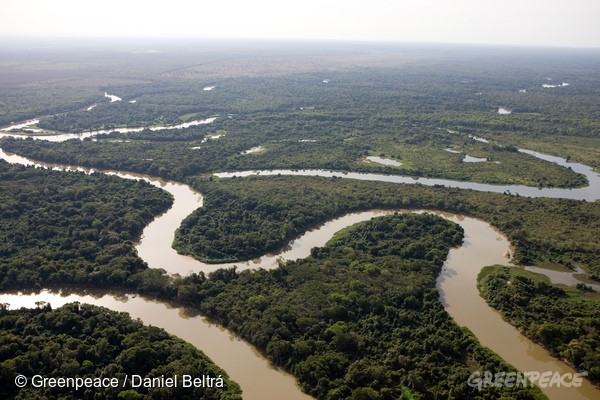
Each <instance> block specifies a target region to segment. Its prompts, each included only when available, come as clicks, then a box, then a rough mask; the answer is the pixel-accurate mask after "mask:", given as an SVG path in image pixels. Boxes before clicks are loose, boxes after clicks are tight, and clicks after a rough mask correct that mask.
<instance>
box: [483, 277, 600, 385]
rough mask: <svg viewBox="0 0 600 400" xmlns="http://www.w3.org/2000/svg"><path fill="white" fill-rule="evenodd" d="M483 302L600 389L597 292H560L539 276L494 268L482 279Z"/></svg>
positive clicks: (599, 315) (599, 310)
mask: <svg viewBox="0 0 600 400" xmlns="http://www.w3.org/2000/svg"><path fill="white" fill-rule="evenodd" d="M479 288H480V292H481V295H482V296H483V298H484V299H485V300H486V301H487V302H488V303H489V304H490V305H491V306H492V307H494V308H495V309H497V310H498V311H500V313H501V314H502V316H503V317H504V318H505V319H506V320H508V321H510V323H511V324H513V325H515V326H516V327H517V328H518V329H519V330H520V331H521V332H523V333H524V334H525V335H526V336H528V337H529V338H531V339H532V340H533V341H535V342H537V343H541V344H542V345H543V346H544V347H545V348H547V349H549V350H550V352H551V353H552V355H554V357H557V358H560V359H565V360H567V361H568V362H569V363H570V364H571V365H573V367H574V368H575V369H576V370H577V371H578V372H584V371H585V372H587V373H588V378H589V379H590V380H591V381H592V382H594V383H596V384H600V336H599V335H598V331H600V307H599V306H598V301H599V300H600V296H599V295H598V294H597V293H593V294H592V293H589V292H587V291H585V290H584V291H582V289H579V288H577V289H576V288H566V289H561V288H560V287H558V286H556V285H552V284H549V283H547V281H546V279H541V278H540V277H539V275H536V274H532V273H526V272H524V271H522V270H519V269H516V268H506V267H489V268H488V269H486V270H483V271H482V272H481V273H480V276H479Z"/></svg>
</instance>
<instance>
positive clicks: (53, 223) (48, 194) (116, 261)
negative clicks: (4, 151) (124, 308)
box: [0, 161, 173, 290]
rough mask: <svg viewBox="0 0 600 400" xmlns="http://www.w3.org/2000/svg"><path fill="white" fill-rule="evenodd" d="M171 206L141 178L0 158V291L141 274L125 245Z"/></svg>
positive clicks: (118, 281)
mask: <svg viewBox="0 0 600 400" xmlns="http://www.w3.org/2000/svg"><path fill="white" fill-rule="evenodd" d="M172 201H173V200H172V198H171V195H170V194H169V193H167V192H165V191H163V190H161V189H158V188H156V187H154V186H152V185H150V184H149V183H146V182H143V181H130V180H124V179H121V178H118V177H114V176H108V175H103V174H93V175H91V176H90V175H85V174H83V173H79V172H69V173H65V172H60V171H51V170H44V169H35V168H27V167H23V166H19V165H9V164H8V163H6V162H5V161H0V235H1V240H0V289H3V290H6V289H9V288H21V287H26V288H39V287H42V286H48V285H64V284H84V285H92V286H121V285H122V284H123V283H124V282H125V281H127V280H128V279H130V278H131V276H132V275H133V274H135V273H136V272H142V271H144V270H145V269H147V267H146V265H145V263H144V262H143V261H142V260H141V259H140V258H139V257H138V256H137V253H136V251H135V249H134V246H133V242H134V241H136V240H137V239H138V238H139V236H140V234H141V232H142V229H143V228H144V226H146V225H147V224H148V223H149V222H150V221H151V220H152V219H153V218H154V217H155V216H156V215H157V214H159V213H160V212H162V211H165V210H166V209H168V208H169V207H170V206H171V203H172Z"/></svg>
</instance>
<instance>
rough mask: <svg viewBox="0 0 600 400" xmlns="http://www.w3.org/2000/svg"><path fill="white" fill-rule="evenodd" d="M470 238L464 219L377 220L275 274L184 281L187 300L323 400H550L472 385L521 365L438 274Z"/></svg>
mask: <svg viewBox="0 0 600 400" xmlns="http://www.w3.org/2000/svg"><path fill="white" fill-rule="evenodd" d="M461 241H462V229H461V228H460V227H459V226H457V225H455V224H452V223H450V222H447V221H445V220H443V219H442V218H440V217H436V216H433V215H392V216H388V217H381V218H375V219H373V220H371V221H368V222H365V223H362V224H358V225H356V226H354V227H352V228H351V229H347V230H345V231H344V232H343V233H341V234H338V235H337V236H336V237H335V238H334V239H333V240H332V241H331V242H330V243H329V244H328V245H327V246H326V247H324V248H314V249H313V251H312V255H311V256H310V257H308V258H306V259H303V260H298V261H295V262H288V263H286V264H285V265H281V266H280V268H278V269H275V270H271V271H265V270H259V271H256V272H248V271H244V272H241V273H239V274H238V273H236V272H235V270H220V271H217V272H216V273H214V274H212V275H211V277H210V279H207V278H205V277H203V276H202V275H193V276H191V277H188V278H183V279H182V280H181V281H180V282H179V284H178V299H179V300H180V301H184V302H188V303H191V304H197V305H199V307H200V310H201V311H202V312H203V313H205V314H206V315H209V316H211V317H213V318H215V319H216V320H217V321H219V323H221V324H223V325H225V326H226V327H228V328H229V329H232V330H234V331H235V332H237V333H239V334H240V335H241V336H242V337H243V338H244V339H245V340H248V341H250V342H251V343H253V344H255V345H256V346H258V348H259V349H261V350H262V351H264V352H265V353H266V355H267V356H268V357H269V359H271V360H272V361H273V362H274V363H276V364H277V365H280V366H283V367H285V368H286V369H288V370H291V371H292V372H293V373H294V375H295V376H296V377H297V378H298V379H299V381H300V383H301V385H302V388H303V389H304V390H305V391H307V392H308V393H310V394H312V395H313V396H315V397H316V398H318V399H381V400H383V399H398V398H408V397H407V395H406V393H412V395H413V396H414V398H415V399H417V398H418V399H438V398H444V399H466V398H468V399H491V398H507V397H509V398H520V399H531V398H541V397H542V396H541V394H540V393H539V392H538V391H537V389H536V390H530V389H524V388H490V389H489V390H488V389H484V390H483V391H481V392H480V391H478V390H477V389H475V388H471V387H469V386H468V385H467V380H468V377H469V375H470V374H471V373H472V372H473V371H474V370H506V371H508V370H511V369H510V367H509V366H507V365H505V364H504V363H503V362H502V361H500V359H498V357H497V356H495V355H493V354H491V353H490V352H489V351H488V350H486V349H484V348H482V347H481V346H480V345H479V344H478V343H477V341H476V340H475V339H474V338H473V336H472V335H471V334H470V333H468V332H466V331H464V330H461V329H460V328H459V327H458V326H457V325H456V323H455V322H454V321H452V319H451V318H450V317H449V316H448V314H447V313H446V312H445V310H444V308H443V306H442V305H441V303H440V301H439V294H438V293H437V291H436V289H435V282H436V278H437V276H438V274H439V272H440V269H441V266H442V263H443V261H444V260H445V258H446V255H447V253H448V250H449V247H450V246H452V245H458V244H459V243H461ZM407 388H408V389H409V390H408V391H407V390H406V389H407Z"/></svg>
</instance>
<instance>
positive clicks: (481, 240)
mask: <svg viewBox="0 0 600 400" xmlns="http://www.w3.org/2000/svg"><path fill="white" fill-rule="evenodd" d="M542 156H543V155H542ZM0 158H2V159H4V160H6V161H8V162H11V163H16V164H24V165H37V166H43V167H48V168H54V169H69V170H80V171H85V172H88V173H89V172H91V171H97V172H103V173H108V174H115V175H118V176H120V177H122V178H125V179H144V180H146V181H148V182H150V183H151V184H153V185H155V186H158V187H161V188H163V189H165V190H167V191H169V192H170V193H171V194H172V195H173V196H174V199H175V201H174V204H173V206H172V207H171V209H169V210H168V211H167V212H165V213H164V214H162V215H160V216H158V217H157V218H156V219H155V220H154V221H153V222H152V223H150V224H149V225H148V226H147V227H146V228H145V229H144V231H143V234H142V238H141V240H140V243H138V244H137V246H136V247H137V250H138V254H139V255H140V257H141V258H142V259H144V260H145V261H146V262H147V263H148V265H149V266H150V267H151V268H165V269H166V270H167V271H168V272H169V273H170V274H175V273H178V274H181V275H186V274H189V273H190V272H199V271H204V272H210V271H213V270H215V269H217V268H220V267H223V266H230V265H232V264H223V265H214V264H205V263H201V262H199V261H197V260H194V259H193V258H191V257H186V256H181V255H179V254H177V253H176V252H175V250H173V249H172V248H171V244H172V241H173V237H174V232H175V229H177V228H178V227H179V225H180V224H181V221H182V219H183V218H185V217H186V216H187V215H189V214H190V213H191V212H192V211H193V210H195V209H196V208H198V207H200V206H202V196H201V194H199V193H197V192H194V191H193V190H192V189H191V188H190V187H188V186H187V185H184V184H181V183H176V182H170V181H165V180H162V179H158V178H155V177H151V176H147V175H141V174H133V173H124V172H119V171H102V170H97V169H86V168H79V167H71V166H61V165H55V164H46V163H40V162H34V161H32V160H28V159H27V158H25V157H21V156H18V155H13V154H8V153H6V152H4V151H2V150H1V149H0ZM560 160H562V159H560ZM549 161H551V162H556V161H557V160H549ZM562 162H563V163H566V161H564V160H562ZM567 164H573V163H567ZM578 165H580V164H578ZM569 166H571V165H569ZM576 167H577V166H576ZM577 168H579V167H577ZM574 169H575V168H574ZM579 169H580V170H581V171H584V172H583V173H585V174H586V176H588V175H589V176H588V180H590V184H591V185H590V186H588V187H587V188H582V189H572V190H569V189H541V190H540V189H534V188H527V187H523V188H527V189H528V190H530V191H531V195H532V196H535V197H543V196H545V195H547V194H549V193H550V194H556V196H553V195H550V196H548V197H568V198H579V199H585V200H596V199H597V198H598V197H600V193H599V192H600V185H597V184H596V183H597V182H598V179H599V178H598V175H597V174H595V173H594V172H593V171H592V170H591V168H589V167H586V166H581V168H579ZM283 172H284V173H289V174H300V175H318V176H323V171H297V172H295V171H283ZM577 172H580V171H577ZM256 173H259V172H257V171H250V172H241V173H233V174H232V175H238V176H240V175H246V174H256ZM260 173H261V174H265V175H267V174H277V173H281V171H260ZM324 173H326V174H329V173H331V174H337V176H341V177H345V178H353V179H370V178H372V177H374V179H372V180H385V181H389V182H398V183H417V182H419V183H423V184H432V185H433V184H443V183H432V182H433V181H435V182H446V183H448V182H451V181H447V180H433V179H424V178H420V179H418V180H415V179H413V178H406V177H394V176H386V175H374V174H355V173H348V174H344V173H335V172H331V171H324ZM220 175H221V176H223V174H220ZM325 176H328V175H325ZM404 179H406V181H404ZM458 183H459V184H461V185H462V184H465V185H469V186H471V187H469V188H471V189H475V190H486V188H488V187H489V186H493V187H494V188H495V190H491V191H494V192H498V191H499V192H505V191H507V190H510V191H511V192H512V193H515V191H514V190H516V189H515V187H513V186H495V185H485V184H477V183H469V182H458ZM446 186H451V185H448V184H446ZM454 187H456V186H454ZM547 190H552V192H547ZM561 193H562V196H560V194H561ZM389 212H390V211H378V210H373V211H367V212H361V213H352V214H348V215H345V216H343V217H341V218H337V219H335V220H332V221H329V222H327V223H326V224H324V225H323V226H322V227H320V228H319V229H316V230H313V231H309V232H307V233H305V234H304V235H303V236H301V237H300V238H298V239H296V240H294V241H292V242H291V243H290V244H289V245H288V246H287V248H285V249H283V250H282V252H281V253H280V254H276V255H265V256H263V257H261V258H260V259H257V260H252V261H248V262H242V263H235V265H238V266H239V267H240V268H256V267H262V268H273V267H276V266H277V258H279V257H282V258H285V259H297V258H303V257H306V256H308V255H309V254H310V249H311V248H312V247H314V246H322V245H324V244H325V243H326V242H327V240H329V239H330V238H331V237H332V236H333V234H334V233H335V232H337V231H338V230H340V229H342V228H343V227H346V226H349V225H352V224H354V223H357V222H360V221H365V220H369V219H371V218H372V217H375V216H379V215H383V214H385V213H389ZM440 215H442V216H443V217H445V218H448V219H450V220H452V221H454V222H456V223H458V224H460V225H461V226H462V227H463V229H464V230H465V240H464V243H463V245H462V246H461V247H459V248H457V249H452V250H451V251H450V254H449V256H448V259H447V260H446V263H445V264H444V267H443V271H442V273H441V274H440V276H439V278H438V282H437V287H438V290H439V291H440V297H441V301H442V303H443V304H444V307H445V308H446V310H447V311H448V312H449V314H450V315H451V316H452V317H453V318H454V319H455V320H456V321H457V323H458V324H459V325H462V326H466V327H467V328H469V329H470V330H471V331H472V332H473V333H474V334H475V336H476V337H477V338H478V339H479V341H480V342H481V343H482V344H483V345H484V346H487V347H489V348H490V349H492V350H493V351H494V352H496V353H497V354H499V355H500V356H501V357H502V358H503V359H505V360H506V361H507V362H509V363H511V364H512V365H514V366H515V367H516V368H517V369H519V370H521V371H541V372H543V371H553V372H559V373H565V372H573V371H572V369H570V368H569V367H568V366H567V365H565V364H564V363H562V362H560V361H558V360H556V359H554V358H553V357H551V356H550V355H549V354H548V352H547V351H545V350H544V349H543V348H541V347H540V346H537V345H535V344H534V343H532V342H531V341H529V340H528V339H527V338H525V337H524V336H523V335H521V334H520V333H519V332H518V331H517V330H516V329H515V328H514V327H512V326H511V325H510V324H508V323H507V322H505V321H504V320H502V318H501V317H500V315H499V314H498V313H497V312H496V311H495V310H493V309H491V308H490V307H489V306H488V305H487V304H486V303H485V301H484V300H483V299H482V298H481V297H480V296H479V293H478V291H477V287H476V277H477V274H478V272H479V271H480V270H481V268H482V267H483V266H486V265H490V264H507V263H508V261H509V258H508V254H509V243H508V241H507V239H506V238H505V237H504V236H503V235H502V234H500V233H499V232H497V231H495V230H494V229H493V228H492V227H491V226H490V225H489V224H488V223H486V222H483V221H480V220H476V219H473V218H468V217H464V216H460V215H448V214H440ZM36 300H43V301H49V302H50V303H51V304H52V305H53V306H54V307H56V306H59V305H60V304H63V303H65V302H69V301H85V302H89V303H92V304H97V305H103V306H106V307H108V308H111V309H114V310H117V311H127V312H129V313H130V314H131V315H132V317H134V318H140V319H141V320H142V321H143V322H144V323H146V324H152V325H155V326H159V327H161V328H164V329H165V330H167V331H168V332H169V333H171V334H174V335H176V336H179V337H181V338H183V339H185V340H187V341H189V342H190V343H192V344H194V345H195V346H197V347H198V348H199V349H201V350H202V351H204V352H205V353H206V354H207V355H208V356H209V357H210V358H211V359H212V360H213V361H214V362H215V363H217V364H218V365H219V366H220V367H222V368H223V369H224V370H225V371H226V372H227V373H228V374H229V376H230V377H231V378H232V379H234V380H235V381H236V382H238V383H239V384H240V386H241V388H242V390H243V392H244V398H245V399H261V400H262V399H264V400H270V399H273V400H275V399H281V398H286V399H291V400H294V399H308V398H310V397H309V396H307V395H305V394H303V393H302V392H301V391H300V389H299V387H298V386H297V385H296V384H295V382H294V379H293V377H291V376H290V375H289V374H287V373H285V372H284V371H281V370H276V369H273V368H272V367H270V366H269V364H268V362H267V361H266V360H265V359H264V358H263V357H262V356H261V355H260V354H258V353H257V352H256V350H254V349H253V348H252V347H251V346H249V345H248V344H246V343H244V342H243V341H241V340H239V339H237V338H235V337H234V336H232V334H231V333H229V332H228V331H226V330H224V329H222V328H219V327H216V326H215V325H213V324H211V323H210V322H208V321H206V320H205V319H203V318H202V317H200V316H194V317H191V316H189V315H188V314H186V313H185V312H184V310H182V309H178V308H172V307H170V306H168V305H166V304H163V303H160V302H157V301H155V300H152V299H146V298H142V297H139V296H123V295H121V296H114V295H110V294H106V295H103V296H100V297H98V296H96V297H93V296H83V295H81V294H69V295H67V296H63V295H60V294H57V293H51V292H48V291H44V292H42V293H41V294H37V295H36V294H28V293H23V294H16V295H15V294H2V295H0V301H1V302H8V303H11V304H12V305H13V307H15V306H17V305H25V304H29V305H33V304H34V303H35V301H36ZM543 391H544V393H545V394H546V395H547V396H548V397H549V398H551V399H565V398H569V399H598V398H600V390H598V389H596V388H594V387H593V386H592V385H591V384H590V383H589V382H588V381H584V385H583V386H582V387H580V388H571V389H566V388H564V387H563V388H560V389H557V388H554V389H543Z"/></svg>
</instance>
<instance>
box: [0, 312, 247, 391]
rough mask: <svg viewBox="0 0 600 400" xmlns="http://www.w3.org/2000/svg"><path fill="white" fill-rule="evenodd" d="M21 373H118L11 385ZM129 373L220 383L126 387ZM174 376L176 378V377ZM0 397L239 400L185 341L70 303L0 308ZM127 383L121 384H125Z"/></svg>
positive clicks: (234, 388)
mask: <svg viewBox="0 0 600 400" xmlns="http://www.w3.org/2000/svg"><path fill="white" fill-rule="evenodd" d="M19 374H22V375H25V376H26V377H28V378H31V377H33V376H34V375H42V376H43V377H47V378H74V377H79V378H90V379H95V378H104V377H109V378H117V379H118V383H119V384H118V385H117V387H107V386H109V385H106V384H105V385H104V387H94V388H88V389H86V388H82V389H79V390H75V389H74V388H61V387H54V388H51V387H45V388H34V387H32V385H31V384H29V385H27V386H26V387H25V388H23V389H18V388H17V387H16V386H15V384H14V382H15V377H16V376H17V375H19ZM133 374H136V375H140V376H143V377H149V378H153V377H161V376H163V375H164V376H166V377H172V376H176V375H177V376H182V375H184V374H187V375H191V376H194V377H202V376H204V375H208V376H210V377H212V378H218V377H219V376H220V377H222V379H223V381H224V382H223V387H212V388H205V387H199V388H194V387H191V388H184V387H181V381H179V383H180V384H179V386H180V387H178V388H168V387H164V388H160V387H154V388H146V387H143V386H141V387H136V388H133V387H132V384H131V379H127V376H132V375H133ZM180 379H181V378H180ZM0 382H1V384H0V397H1V398H3V399H7V400H8V399H15V400H17V399H23V400H25V399H27V400H29V399H62V400H71V399H72V400H75V399H90V400H92V399H93V400H100V399H117V398H118V399H129V400H134V399H140V400H141V399H148V400H149V399H165V400H167V399H174V398H178V399H190V400H191V399H194V400H196V399H204V400H239V399H241V396H240V389H239V387H238V386H237V384H235V383H234V382H232V381H231V380H229V378H228V377H227V375H226V373H225V372H224V371H223V370H221V369H219V368H218V367H217V366H216V365H215V364H213V363H212V362H211V361H210V360H209V359H208V358H207V357H206V356H205V355H204V354H203V353H202V352H200V351H199V350H197V349H196V348H194V347H193V346H192V345H190V344H188V343H185V342H184V341H183V340H181V339H177V338H175V337H173V336H170V335H169V334H167V333H166V332H165V331H164V330H162V329H159V328H156V327H147V326H144V325H143V324H142V323H141V322H140V321H134V320H132V319H131V318H130V317H129V315H127V314H126V313H118V312H115V311H111V310H108V309H106V308H103V307H96V306H92V305H89V304H79V303H71V304H67V305H64V306H62V307H61V308H59V309H56V310H52V308H51V306H50V305H49V304H40V305H39V306H38V308H36V309H21V310H9V309H8V307H7V305H6V304H4V305H2V306H1V307H0ZM124 383H126V384H124Z"/></svg>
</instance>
